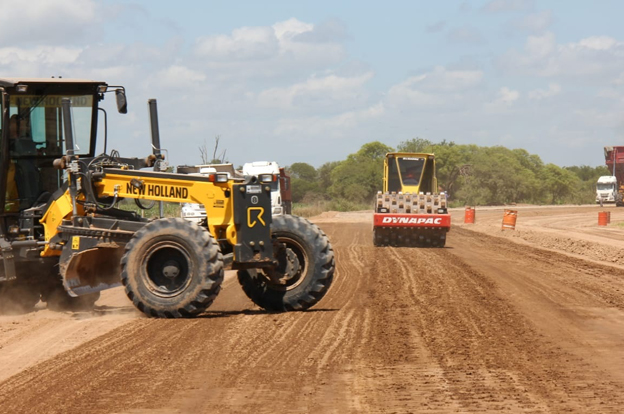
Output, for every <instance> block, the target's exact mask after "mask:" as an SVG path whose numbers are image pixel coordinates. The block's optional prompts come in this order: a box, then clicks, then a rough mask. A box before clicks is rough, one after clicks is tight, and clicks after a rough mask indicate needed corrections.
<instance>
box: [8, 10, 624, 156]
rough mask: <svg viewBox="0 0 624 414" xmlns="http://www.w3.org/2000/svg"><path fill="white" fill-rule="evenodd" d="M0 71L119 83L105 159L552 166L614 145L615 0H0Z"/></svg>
mask: <svg viewBox="0 0 624 414" xmlns="http://www.w3.org/2000/svg"><path fill="white" fill-rule="evenodd" d="M0 10H1V11H2V12H1V13H0V77H1V76H6V77H51V76H62V77H64V78H87V79H94V80H101V81H106V82H107V83H108V84H109V85H123V86H124V87H125V88H126V93H127V97H128V114H126V115H121V114H117V113H116V111H115V109H114V107H115V106H114V99H113V97H112V96H111V97H110V98H108V99H105V102H104V103H103V104H104V107H105V108H106V109H107V112H108V114H109V116H108V133H109V142H108V148H109V149H111V148H114V149H117V150H118V151H119V152H120V153H121V155H122V156H127V157H131V156H137V157H143V156H145V155H147V154H148V153H150V152H151V147H150V128H149V120H148V109H147V100H148V99H150V98H155V99H157V101H158V111H159V115H158V117H159V124H160V139H161V144H162V146H163V147H164V148H165V149H166V150H167V154H168V155H167V156H168V160H169V163H170V164H171V165H183V164H185V165H193V164H199V163H201V161H202V158H201V151H200V148H205V149H207V150H208V152H209V155H210V158H212V153H213V151H214V149H215V142H216V137H219V146H218V148H217V151H216V155H217V156H221V157H224V158H225V159H226V160H227V161H229V162H232V163H234V164H235V165H236V166H238V165H241V164H243V163H245V162H251V161H261V160H266V161H277V162H278V163H280V164H281V165H291V164H293V163H296V162H305V163H308V164H311V165H313V166H315V167H319V166H321V165H322V164H324V163H326V162H330V161H340V160H343V159H345V158H346V157H347V156H348V155H349V154H352V153H355V152H357V151H358V150H359V149H360V148H361V146H362V145H363V144H365V143H368V142H372V141H380V142H382V143H384V144H386V145H388V146H391V147H396V146H397V145H398V144H399V143H401V142H403V141H406V140H409V139H412V138H424V139H428V140H430V141H432V142H441V141H443V140H446V141H453V142H455V143H457V144H475V145H479V146H494V145H502V146H505V147H508V148H523V149H526V150H527V151H528V152H529V153H531V154H537V155H539V156H540V157H541V159H542V160H543V161H544V162H545V163H554V164H557V165H559V166H572V165H590V166H599V165H603V164H604V156H603V147H604V146H610V145H624V117H623V115H624V95H623V92H624V25H623V24H622V22H621V20H622V19H621V16H623V15H624V2H621V1H614V0H613V1H608V0H593V1H591V2H590V1H579V0H566V1H563V0H559V1H555V0H544V1H538V0H535V1H532V0H479V1H477V0H474V1H430V0H429V1H420V0H412V1H407V0H406V1H394V0H386V1H383V2H380V1H368V0H357V1H351V0H344V1H335V0H334V1H327V0H314V1H295V0H289V1H286V0H284V1H270V0H264V1H257V0H256V1H235V0H230V1H210V0H204V1H201V2H200V1H185V0H178V1H176V2H172V1H170V0H168V1H161V0H150V1H146V0H145V1H143V0H137V1H120V0H117V1H116V0H107V1H105V0H101V1H98V0H29V7H28V8H24V7H23V6H21V5H20V4H19V2H16V1H15V0H0Z"/></svg>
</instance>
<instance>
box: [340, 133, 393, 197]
mask: <svg viewBox="0 0 624 414" xmlns="http://www.w3.org/2000/svg"><path fill="white" fill-rule="evenodd" d="M393 151H394V150H393V148H392V147H389V146H387V145H385V144H382V143H381V142H379V141H375V142H369V143H367V144H364V145H363V146H362V148H360V150H359V151H358V152H356V153H355V154H350V155H349V156H348V157H347V159H346V160H345V161H343V162H341V163H339V164H338V165H336V166H335V167H334V168H333V170H332V172H331V174H330V177H331V181H332V185H331V186H330V188H329V193H330V195H331V196H333V197H334V198H346V199H349V200H351V201H354V202H366V201H369V200H372V198H373V196H374V195H375V194H376V193H377V191H380V190H381V188H382V184H383V160H384V158H385V155H386V153H388V152H393Z"/></svg>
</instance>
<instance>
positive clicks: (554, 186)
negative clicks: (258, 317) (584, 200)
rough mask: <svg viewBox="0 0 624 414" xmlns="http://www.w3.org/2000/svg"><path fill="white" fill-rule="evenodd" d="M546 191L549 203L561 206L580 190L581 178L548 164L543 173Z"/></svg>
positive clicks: (542, 178)
mask: <svg viewBox="0 0 624 414" xmlns="http://www.w3.org/2000/svg"><path fill="white" fill-rule="evenodd" d="M541 180H542V183H543V186H544V190H545V192H546V194H547V195H548V202H549V203H551V204H561V203H563V202H564V201H565V200H566V199H567V198H569V197H570V196H571V195H573V193H574V191H575V189H577V188H578V184H579V178H578V177H577V176H576V175H575V174H574V173H572V172H571V171H569V170H567V169H565V168H561V167H559V166H557V165H555V164H547V165H546V166H545V167H544V168H543V169H542V172H541Z"/></svg>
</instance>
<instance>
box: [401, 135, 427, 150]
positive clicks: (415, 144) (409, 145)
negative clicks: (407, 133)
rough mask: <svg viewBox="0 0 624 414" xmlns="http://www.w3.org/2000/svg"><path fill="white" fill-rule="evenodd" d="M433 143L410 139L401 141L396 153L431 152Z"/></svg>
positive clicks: (422, 139) (420, 139)
mask: <svg viewBox="0 0 624 414" xmlns="http://www.w3.org/2000/svg"><path fill="white" fill-rule="evenodd" d="M432 146H433V142H431V141H429V140H428V139H424V138H412V139H408V140H407V141H401V142H400V143H399V145H398V146H397V152H432V151H431V147H432Z"/></svg>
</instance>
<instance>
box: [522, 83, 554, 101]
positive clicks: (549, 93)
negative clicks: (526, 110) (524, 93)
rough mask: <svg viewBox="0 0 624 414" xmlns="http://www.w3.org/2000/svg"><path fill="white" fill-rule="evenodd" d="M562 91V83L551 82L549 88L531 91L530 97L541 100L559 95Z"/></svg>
mask: <svg viewBox="0 0 624 414" xmlns="http://www.w3.org/2000/svg"><path fill="white" fill-rule="evenodd" d="M560 92H561V85H559V84H557V83H551V84H549V85H548V89H546V90H544V89H536V90H533V91H530V92H529V94H528V96H529V99H533V100H536V101H541V100H543V99H547V98H551V97H553V96H555V95H558V94H559V93H560Z"/></svg>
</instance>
